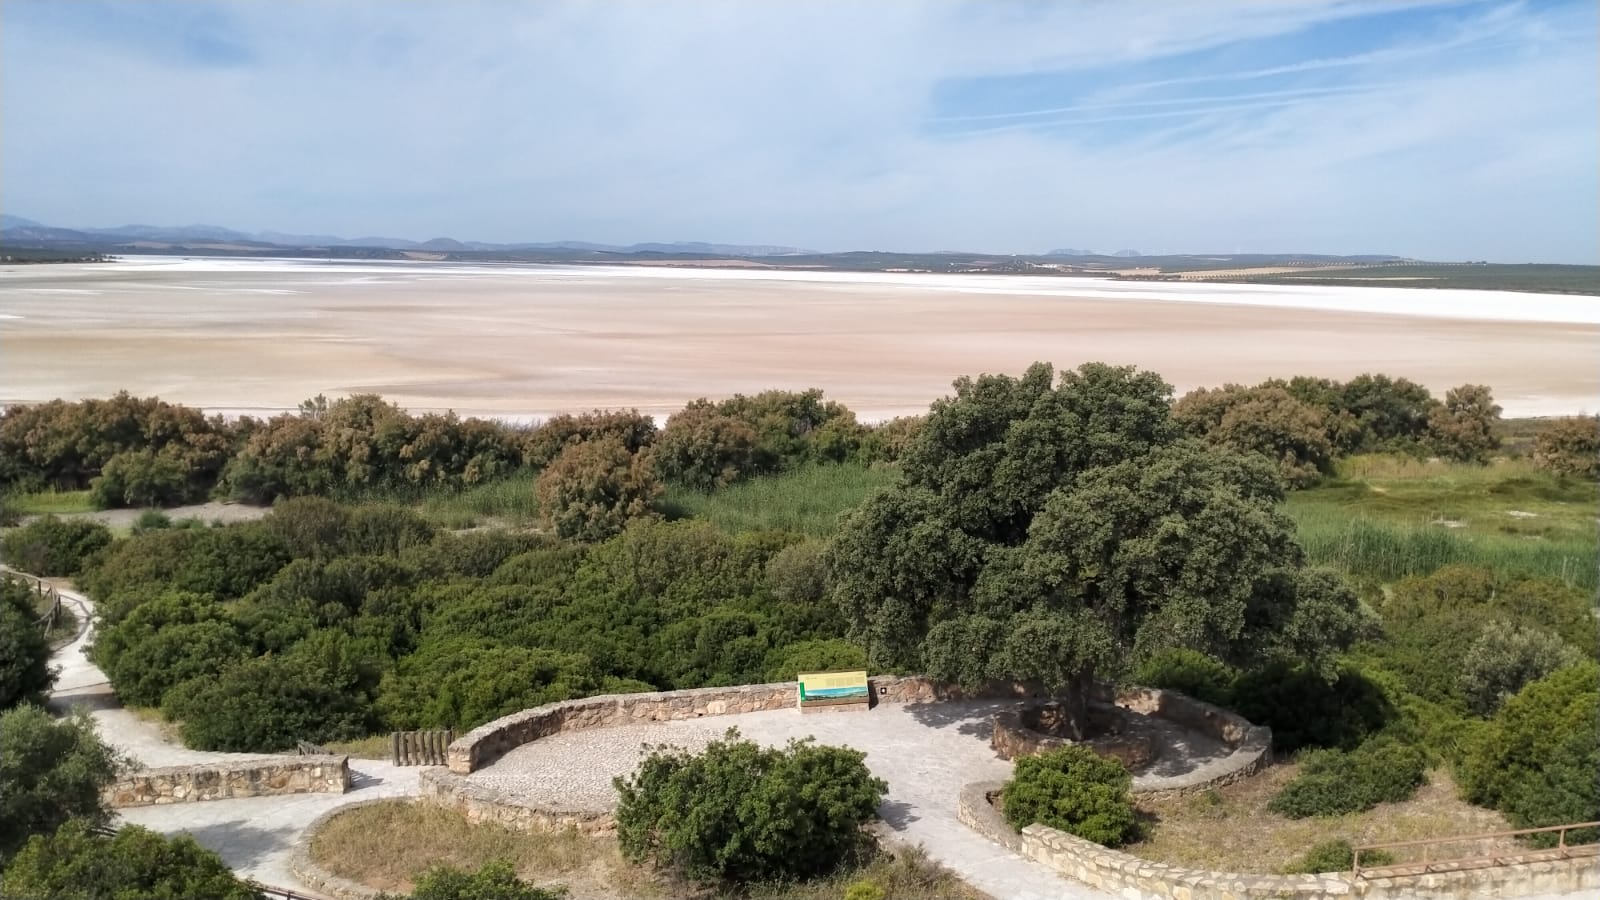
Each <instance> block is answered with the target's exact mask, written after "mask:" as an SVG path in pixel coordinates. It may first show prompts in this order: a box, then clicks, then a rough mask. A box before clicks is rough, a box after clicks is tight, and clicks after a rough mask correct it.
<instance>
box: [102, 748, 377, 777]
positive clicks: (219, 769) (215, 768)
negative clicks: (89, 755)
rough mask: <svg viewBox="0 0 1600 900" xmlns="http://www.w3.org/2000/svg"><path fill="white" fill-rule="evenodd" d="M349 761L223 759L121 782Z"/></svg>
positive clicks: (333, 757) (331, 757)
mask: <svg viewBox="0 0 1600 900" xmlns="http://www.w3.org/2000/svg"><path fill="white" fill-rule="evenodd" d="M349 760H350V757H348V756H342V755H339V754H337V753H330V754H327V755H321V754H318V755H308V756H290V755H279V756H262V757H257V758H251V759H222V760H217V761H216V762H203V763H189V764H187V765H182V766H158V767H156V768H152V769H134V770H132V771H129V772H125V773H123V774H122V776H121V777H120V778H118V780H119V781H121V780H125V779H130V778H161V777H171V776H174V775H204V774H206V773H209V772H216V773H218V774H229V773H233V772H251V771H254V770H257V769H261V768H266V767H274V766H287V767H291V768H296V769H298V768H303V767H308V766H309V767H312V768H315V767H317V766H338V765H347V764H348V763H349Z"/></svg>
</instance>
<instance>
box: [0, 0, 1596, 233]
mask: <svg viewBox="0 0 1600 900" xmlns="http://www.w3.org/2000/svg"><path fill="white" fill-rule="evenodd" d="M0 209H3V211H5V212H8V213H11V214H14V215H21V216H26V217H29V218H33V219H38V220H40V221H44V222H48V223H50V224H55V225H64V226H109V225H120V224H126V223H130V222H139V223H149V224H163V225H179V224H193V223H207V224H217V225H224V226H227V227H232V228H239V229H241V230H246V231H257V230H275V231H285V232H298V233H318V234H337V235H342V236H347V237H353V236H361V235H387V236H395V237H406V238H414V239H426V238H430V237H435V236H441V235H449V236H452V237H457V238H463V239H477V240H489V241H517V240H527V241H541V240H565V239H574V240H590V241H599V242H608V243H632V242H636V241H662V240H704V241H717V242H733V243H757V244H783V245H792V246H801V247H808V248H815V249H821V250H843V249H901V250H938V249H970V250H985V251H996V252H1042V251H1046V250H1049V249H1052V248H1059V247H1074V248H1089V249H1103V250H1110V249H1118V248H1125V247H1126V248H1135V249H1139V250H1142V251H1144V252H1147V253H1154V252H1197V251H1229V252H1236V251H1317V252H1327V253H1361V252H1385V253H1397V254H1403V255H1411V256H1418V257H1424V258H1433V259H1491V260H1499V261H1550V262H1588V263H1594V262H1600V13H1597V7H1596V4H1595V3H1594V2H1593V0H1570V2H1564V0H1549V2H1533V0H1525V2H1520V3H1519V2H1498V0H1484V2H1407V0H1211V2H1205V3H1178V2H1155V0H1149V2H1124V0H1115V2H1111V0H1108V2H1093V3H1090V2H1081V3H1080V2H1057V3H1047V2H1030V3H1001V2H976V3H968V4H962V3H955V2H935V3H929V2H910V0H904V2H901V0H880V2H873V3H861V2H813V0H808V2H799V0H788V2H762V3H749V2H732V0H703V2H689V0H649V2H645V0H639V2H629V0H610V2H596V3H560V2H539V3H513V2H493V0H466V2H452V3H446V2H443V0H436V2H429V0H414V2H404V3H395V2H387V3H383V2H338V0H334V2H309V0H298V2H297V0H289V2H267V0H255V2H247V3H208V4H199V3H179V2H143V3H138V2H108V3H95V2H58V0H6V2H5V3H4V4H3V5H0Z"/></svg>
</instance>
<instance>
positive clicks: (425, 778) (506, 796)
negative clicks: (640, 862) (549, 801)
mask: <svg viewBox="0 0 1600 900" xmlns="http://www.w3.org/2000/svg"><path fill="white" fill-rule="evenodd" d="M417 781H418V786H419V788H420V789H421V796H423V797H424V798H427V799H430V800H441V799H442V800H447V801H455V802H466V803H477V804H481V805H484V806H490V807H497V808H502V809H512V810H529V811H531V812H534V813H539V814H542V815H544V816H548V817H551V818H562V819H573V820H582V821H585V822H589V823H591V825H592V826H593V828H594V830H610V829H611V828H612V827H613V826H614V823H615V822H616V818H615V817H614V816H613V815H612V814H611V813H610V812H609V811H603V810H595V809H557V808H554V807H550V806H540V805H538V804H535V803H530V802H529V801H528V800H527V799H526V798H524V797H522V796H519V795H517V794H515V793H512V792H510V791H503V790H500V789H498V788H492V787H489V786H488V785H484V784H480V783H479V782H476V781H472V780H470V779H468V778H466V777H464V776H461V775H457V774H456V773H454V772H451V771H450V770H449V769H445V768H441V767H434V768H427V769H423V770H422V771H421V772H420V773H418V776H417ZM580 830H582V829H580Z"/></svg>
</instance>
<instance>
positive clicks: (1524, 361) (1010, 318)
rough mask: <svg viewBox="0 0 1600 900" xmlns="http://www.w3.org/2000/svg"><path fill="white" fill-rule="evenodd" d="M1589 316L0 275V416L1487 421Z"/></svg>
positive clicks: (1543, 395)
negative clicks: (1143, 415)
mask: <svg viewBox="0 0 1600 900" xmlns="http://www.w3.org/2000/svg"><path fill="white" fill-rule="evenodd" d="M1596 359H1600V301H1597V300H1596V298H1592V297H1558V296H1548V295H1534V294H1506V293H1495V292H1484V291H1443V290H1406V289H1403V288H1393V287H1323V286H1311V285H1292V286H1282V285H1220V284H1207V283H1181V284H1176V283H1127V282H1111V281H1105V280H1099V279H1083V278H1051V277H1004V276H938V275H878V274H853V273H837V272H762V271H737V270H688V269H641V268H622V267H617V268H609V269H598V268H574V267H558V266H543V267H541V266H490V265H477V266H455V265H448V264H439V263H425V262H410V263H340V264H326V263H320V264H319V263H316V262H310V261H307V262H293V261H260V260H194V261H187V262H186V261H182V260H175V259H162V258H155V259H152V258H138V257H135V258H131V259H130V260H129V261H127V262H123V263H116V264H109V265H71V266H66V265H63V266H28V267H11V268H9V269H0V402H5V403H12V402H35V401H41V400H47V399H50V398H54V397H64V398H68V399H76V398H84V397H95V396H105V395H108V394H111V393H113V392H115V391H117V390H121V389H127V390H129V391H132V392H134V393H136V394H157V395H160V396H161V397H163V398H165V399H168V400H173V401H178V402H182V403H187V404H191V405H196V406H201V407H206V408H209V409H213V410H220V411H226V412H251V413H263V412H271V411H275V410H281V409H292V408H293V407H294V406H295V405H296V404H298V403H299V401H301V400H303V399H305V398H308V397H311V396H314V395H316V394H319V393H321V394H326V395H328V396H340V395H344V394H348V393H352V392H357V391H375V392H378V393H381V394H383V395H384V396H386V397H388V398H389V399H391V400H394V401H395V402H398V403H400V404H402V405H404V406H406V407H409V408H412V409H414V410H419V411H420V410H428V409H445V408H453V409H455V410H457V411H458V412H461V413H463V414H470V415H487V416H501V417H508V418H537V417H541V416H546V415H550V414H553V413H557V412H563V411H571V410H580V409H588V408H593V407H637V408H639V409H641V410H643V411H645V412H648V413H653V414H658V415H660V414H666V413H669V412H672V411H674V410H676V409H678V408H680V407H681V406H682V405H683V404H684V403H685V402H686V401H688V400H690V399H693V398H695V397H700V396H712V397H716V396H726V395H729V394H732V393H735V392H752V391H758V390H762V389H765V388H773V387H777V388H805V387H813V386H814V387H820V388H823V389H824V390H826V391H827V393H828V395H829V396H830V397H832V398H834V399H837V400H839V401H842V402H843V403H845V404H847V405H848V406H850V407H851V408H853V409H855V410H856V411H857V412H858V414H860V415H861V416H862V417H863V418H865V419H878V418H884V417H888V416H893V415H900V414H906V413H915V412H922V411H924V410H925V409H926V407H927V404H928V403H929V401H931V400H933V399H935V398H937V397H940V396H944V395H945V394H947V393H949V385H950V382H951V380H952V379H953V378H955V377H957V376H959V375H963V374H976V373H980V372H1010V373H1017V372H1020V371H1021V370H1022V369H1023V368H1024V367H1026V366H1027V365H1028V364H1029V363H1030V362H1032V361H1034V360H1048V361H1051V362H1054V363H1056V364H1057V365H1058V366H1062V367H1072V366H1076V365H1078V364H1079V363H1082V362H1085V361H1089V360H1103V361H1106V362H1112V363H1132V364H1136V365H1139V366H1142V367H1145V368H1149V369H1153V370H1155V371H1157V372H1160V373H1161V374H1162V375H1163V376H1165V377H1166V379H1167V380H1168V381H1170V382H1172V383H1174V384H1175V385H1176V386H1177V388H1178V390H1179V391H1180V392H1181V391H1184V390H1187V389H1190V388H1193V387H1197V386H1202V385H1215V384H1221V383H1223V382H1228V381H1237V382H1246V383H1251V382H1256V381H1260V380H1262V379H1265V378H1269V377H1277V376H1288V375H1294V374H1307V375H1323V376H1329V377H1334V378H1348V377H1351V376H1353V375H1356V374H1359V373H1361V372H1365V371H1384V372H1389V373H1392V374H1397V375H1405V376H1408V377H1411V378H1413V379H1416V380H1418V381H1421V382H1423V383H1424V384H1426V385H1428V386H1429V387H1430V388H1432V389H1433V390H1434V391H1435V392H1436V393H1441V394H1442V392H1443V391H1444V390H1445V389H1446V388H1448V387H1451V386H1453V385H1457V384H1461V383H1464V382H1475V383H1485V384H1488V385H1490V386H1491V387H1493V389H1494V392H1495V396H1496V398H1497V399H1498V400H1499V402H1500V403H1501V405H1502V406H1504V407H1505V409H1506V412H1507V413H1508V414H1510V415H1546V414H1562V413H1572V412H1578V411H1582V410H1587V411H1593V410H1595V409H1600V367H1597V366H1596V365H1595V360H1596Z"/></svg>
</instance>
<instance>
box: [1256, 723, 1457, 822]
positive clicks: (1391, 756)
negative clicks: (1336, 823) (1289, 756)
mask: <svg viewBox="0 0 1600 900" xmlns="http://www.w3.org/2000/svg"><path fill="white" fill-rule="evenodd" d="M1426 768H1427V760H1426V759H1425V758H1424V756H1423V753H1422V751H1421V750H1418V749H1417V748H1415V747H1410V746H1407V745H1405V744H1402V743H1400V742H1399V741H1395V740H1392V739H1389V738H1375V739H1373V740H1370V741H1367V742H1366V743H1365V744H1362V745H1361V746H1360V747H1358V748H1356V749H1355V750H1350V751H1344V750H1312V751H1309V752H1307V753H1304V754H1302V755H1301V757H1300V775H1299V776H1298V777H1296V778H1295V779H1294V780H1293V781H1291V782H1289V783H1288V784H1286V785H1284V787H1283V790H1281V791H1279V792H1278V795H1277V796H1276V797H1273V798H1272V802H1271V803H1269V804H1268V808H1269V809H1271V810H1272V811H1273V812H1277V813H1282V814H1283V815H1286V816H1288V817H1289V818H1291V819H1304V818H1307V817H1309V816H1336V815H1341V814H1343V813H1350V812H1361V811H1362V810H1367V809H1371V808H1373V807H1374V806H1377V805H1378V804H1379V803H1399V802H1400V801H1402V800H1409V799H1411V795H1412V794H1415V793H1416V792H1417V788H1419V787H1421V786H1422V784H1423V782H1424V781H1425V780H1426V777H1425V775H1424V774H1423V773H1424V770H1425V769H1426Z"/></svg>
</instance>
